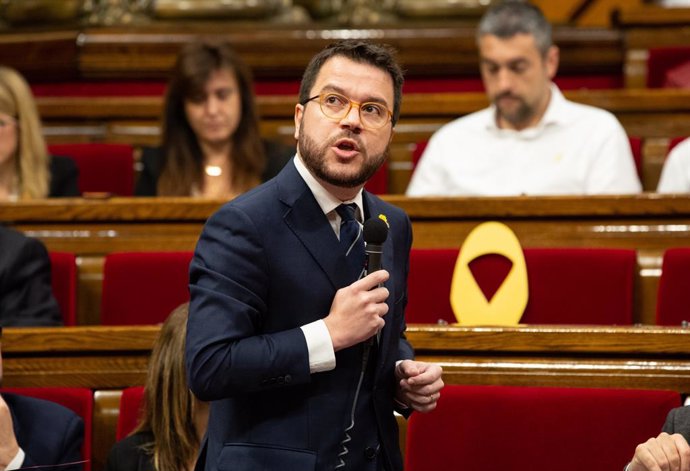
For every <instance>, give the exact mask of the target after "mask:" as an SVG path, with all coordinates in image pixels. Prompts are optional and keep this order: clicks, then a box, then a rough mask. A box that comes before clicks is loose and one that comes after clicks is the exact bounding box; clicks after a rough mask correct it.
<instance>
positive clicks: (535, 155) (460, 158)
mask: <svg viewBox="0 0 690 471" xmlns="http://www.w3.org/2000/svg"><path fill="white" fill-rule="evenodd" d="M641 190H642V186H641V184H640V181H639V179H638V177H637V172H636V170H635V162H634V159H633V156H632V152H631V150H630V143H629V140H628V137H627V136H626V134H625V131H624V130H623V127H622V126H621V125H620V123H619V122H618V120H617V119H616V118H615V117H614V116H613V115H612V114H611V113H609V112H608V111H605V110H602V109H599V108H595V107H592V106H586V105H582V104H579V103H574V102H571V101H568V100H566V99H565V97H564V96H563V94H562V93H561V92H560V90H559V89H558V87H556V85H554V84H552V85H551V99H550V100H549V105H548V107H547V109H546V112H545V113H544V117H543V118H542V120H541V121H540V122H539V124H538V125H537V126H535V127H531V128H528V129H524V130H522V131H515V130H512V129H501V128H499V127H498V126H497V124H496V109H495V107H494V106H491V107H489V108H486V109H484V110H481V111H478V112H475V113H472V114H470V115H467V116H464V117H462V118H459V119H456V120H455V121H452V122H450V123H448V124H446V125H445V126H443V127H442V128H441V129H439V130H438V131H437V132H436V133H435V134H434V135H433V136H432V137H431V139H430V141H429V144H428V146H427V148H426V150H425V152H424V155H423V156H422V158H421V160H420V162H419V165H418V166H417V168H416V169H415V171H414V173H413V175H412V179H411V181H410V184H409V186H408V188H407V195H408V196H516V195H591V194H603V193H609V194H615V193H618V194H629V193H639V192H640V191H641Z"/></svg>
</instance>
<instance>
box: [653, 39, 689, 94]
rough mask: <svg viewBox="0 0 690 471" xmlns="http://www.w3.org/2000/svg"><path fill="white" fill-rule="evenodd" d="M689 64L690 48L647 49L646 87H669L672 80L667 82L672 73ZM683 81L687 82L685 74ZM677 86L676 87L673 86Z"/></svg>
mask: <svg viewBox="0 0 690 471" xmlns="http://www.w3.org/2000/svg"><path fill="white" fill-rule="evenodd" d="M686 63H690V47H688V46H670V47H653V48H650V49H649V56H648V58H647V87H648V88H664V87H667V86H669V85H670V84H671V83H670V82H673V81H674V80H669V79H670V78H671V77H670V76H669V74H671V75H673V71H674V69H675V70H680V69H679V68H680V67H682V66H683V65H684V64H686ZM683 75H684V79H685V80H688V79H690V77H687V76H686V75H687V74H686V73H683ZM675 86H677V85H675Z"/></svg>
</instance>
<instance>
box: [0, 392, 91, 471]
mask: <svg viewBox="0 0 690 471" xmlns="http://www.w3.org/2000/svg"><path fill="white" fill-rule="evenodd" d="M2 397H3V399H4V400H5V402H6V403H7V406H8V407H9V409H10V412H11V414H12V423H13V425H14V434H15V436H16V437H17V443H19V446H20V447H21V448H22V450H24V453H25V454H26V456H25V457H24V464H23V467H28V466H39V465H42V466H48V467H46V468H41V469H43V470H46V471H78V470H81V469H82V468H83V466H82V465H81V464H77V465H73V466H54V467H50V466H49V465H59V464H65V463H75V462H80V461H82V459H83V458H82V456H81V446H82V442H83V440H84V424H83V422H82V420H81V418H80V417H79V416H78V415H77V414H75V413H74V412H72V411H71V410H69V409H67V408H66V407H63V406H61V405H59V404H55V403H54V402H50V401H44V400H42V399H36V398H33V397H26V396H19V395H16V394H9V393H3V395H2Z"/></svg>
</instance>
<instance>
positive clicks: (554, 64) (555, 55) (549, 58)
mask: <svg viewBox="0 0 690 471" xmlns="http://www.w3.org/2000/svg"><path fill="white" fill-rule="evenodd" d="M560 56H561V53H560V50H559V49H558V46H551V47H550V48H549V50H548V51H547V52H546V61H545V66H546V73H547V74H548V76H549V79H553V78H554V77H555V76H556V72H558V63H559V61H560Z"/></svg>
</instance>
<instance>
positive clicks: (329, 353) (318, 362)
mask: <svg viewBox="0 0 690 471" xmlns="http://www.w3.org/2000/svg"><path fill="white" fill-rule="evenodd" d="M301 329H302V332H303V333H304V338H305V340H306V341H307V350H309V372H310V373H319V372H321V371H330V370H332V369H334V368H335V352H334V351H333V342H332V341H331V334H330V333H329V332H328V327H326V323H325V322H324V321H323V320H318V321H315V322H312V323H311V324H306V325H303V326H302V327H301Z"/></svg>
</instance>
